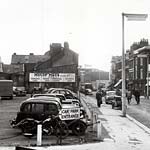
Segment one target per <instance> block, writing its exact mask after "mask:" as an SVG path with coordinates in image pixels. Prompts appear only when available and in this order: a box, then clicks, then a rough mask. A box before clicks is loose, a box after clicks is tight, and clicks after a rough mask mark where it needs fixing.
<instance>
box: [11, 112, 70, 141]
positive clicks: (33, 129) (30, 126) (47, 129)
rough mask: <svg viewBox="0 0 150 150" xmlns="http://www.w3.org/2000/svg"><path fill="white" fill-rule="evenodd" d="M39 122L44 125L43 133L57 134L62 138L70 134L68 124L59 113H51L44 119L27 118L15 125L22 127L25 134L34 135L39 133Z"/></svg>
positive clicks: (27, 135)
mask: <svg viewBox="0 0 150 150" xmlns="http://www.w3.org/2000/svg"><path fill="white" fill-rule="evenodd" d="M38 124H41V125H42V133H43V135H55V136H56V137H59V138H61V139H64V138H66V137H67V136H68V135H69V129H68V125H67V124H66V123H65V122H64V121H62V120H61V119H60V118H59V116H58V115H57V116H54V115H50V116H49V117H48V118H46V119H45V120H43V121H39V120H35V119H33V118H26V119H24V120H22V121H20V122H19V123H18V124H16V125H13V127H19V128H21V129H22V132H23V135H24V136H26V137H33V136H34V135H36V133H37V126H38Z"/></svg>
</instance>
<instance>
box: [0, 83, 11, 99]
mask: <svg viewBox="0 0 150 150" xmlns="http://www.w3.org/2000/svg"><path fill="white" fill-rule="evenodd" d="M0 97H1V99H5V98H9V99H13V81H12V80H0Z"/></svg>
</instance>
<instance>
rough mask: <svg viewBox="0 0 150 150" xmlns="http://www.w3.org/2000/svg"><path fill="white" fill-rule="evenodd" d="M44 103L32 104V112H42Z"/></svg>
mask: <svg viewBox="0 0 150 150" xmlns="http://www.w3.org/2000/svg"><path fill="white" fill-rule="evenodd" d="M43 111H44V105H43V104H32V112H43Z"/></svg>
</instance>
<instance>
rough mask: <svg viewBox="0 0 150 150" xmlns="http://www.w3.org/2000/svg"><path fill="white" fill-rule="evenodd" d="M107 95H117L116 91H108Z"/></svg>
mask: <svg viewBox="0 0 150 150" xmlns="http://www.w3.org/2000/svg"><path fill="white" fill-rule="evenodd" d="M107 95H109V96H111V95H115V92H108V93H107Z"/></svg>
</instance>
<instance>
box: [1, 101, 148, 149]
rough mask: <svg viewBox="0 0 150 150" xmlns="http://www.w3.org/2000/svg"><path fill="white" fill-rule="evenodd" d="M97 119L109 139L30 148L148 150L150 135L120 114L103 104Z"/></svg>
mask: <svg viewBox="0 0 150 150" xmlns="http://www.w3.org/2000/svg"><path fill="white" fill-rule="evenodd" d="M100 111H101V112H102V114H101V115H99V118H100V119H101V120H102V125H103V126H104V128H105V129H106V130H107V131H108V134H109V136H110V137H111V138H108V139H104V141H103V142H97V143H93V144H81V145H71V146H63V145H62V146H50V147H32V149H36V150H77V149H78V150H96V149H105V150H149V149H150V133H148V132H146V131H144V130H143V129H142V128H141V127H139V126H138V125H137V124H136V123H135V122H134V121H133V120H130V119H129V118H128V117H122V112H121V111H119V110H114V109H112V108H111V106H110V105H106V104H103V105H102V107H101V108H100ZM0 149H1V150H15V148H14V147H11V148H10V147H8V148H7V147H5V148H2V147H0Z"/></svg>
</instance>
